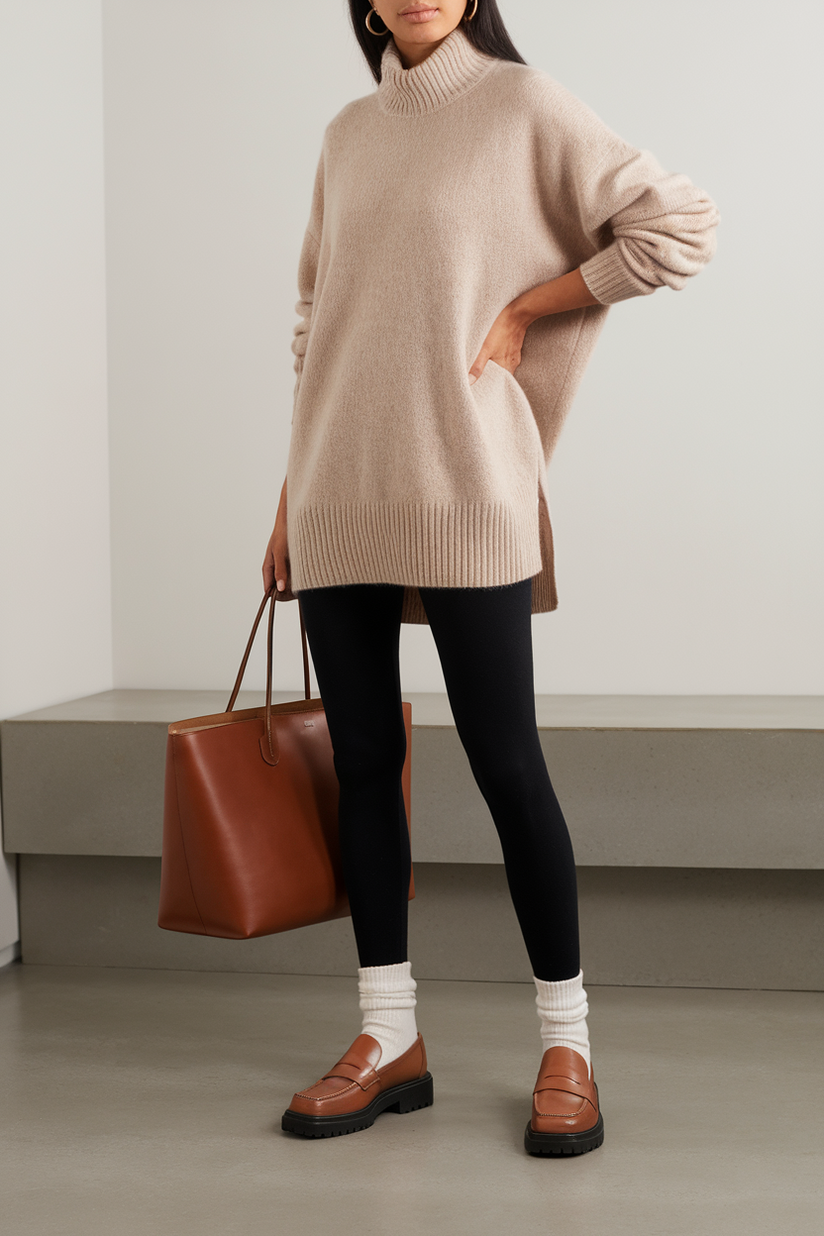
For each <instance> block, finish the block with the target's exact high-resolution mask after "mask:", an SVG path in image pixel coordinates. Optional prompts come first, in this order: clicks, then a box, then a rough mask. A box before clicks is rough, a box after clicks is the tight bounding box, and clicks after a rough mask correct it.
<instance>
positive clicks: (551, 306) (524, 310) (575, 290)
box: [469, 268, 601, 386]
mask: <svg viewBox="0 0 824 1236" xmlns="http://www.w3.org/2000/svg"><path fill="white" fill-rule="evenodd" d="M600 304H601V301H599V300H598V299H597V298H596V297H595V296H593V295H592V293H591V292H590V290H589V288H588V287H587V285H586V283H585V282H584V277H583V275H582V274H581V271H580V268H578V269H576V270H571V271H569V273H568V274H566V275H560V276H559V277H558V278H557V279H550V280H549V282H548V283H540V284H538V286H537V287H534V288H530V289H529V291H528V292H524V293H523V294H522V295H521V296H516V298H515V300H512V301H510V302H509V304H508V305H507V306H506V308H505V309H502V310H501V312H500V313H499V314H498V316H497V318H496V319H495V321H494V322H493V323H492V329H491V330H490V332H489V334H488V335H487V337H486V339H484V342H483V347H482V348H481V350H480V352H479V353H478V355H477V357H476V358H475V364H474V365H473V366H472V368H471V369H470V371H469V385H470V386H471V385H472V383H473V382H477V380H478V378H479V377H480V376H481V374H482V373H483V371H484V367H485V366H486V362H487V361H488V360H493V361H495V363H496V364H497V365H501V366H502V367H503V368H504V369H508V370H509V372H510V373H514V372H515V370H516V369H517V368H518V366H519V365H520V363H521V348H522V347H523V343H524V335H525V334H526V332H527V328H528V327H529V326H530V325H531V323H532V322H534V321H535V319H536V318H543V317H546V316H547V315H548V314H550V313H565V312H567V310H569V309H582V308H583V307H584V306H585V305H600Z"/></svg>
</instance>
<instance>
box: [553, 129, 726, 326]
mask: <svg viewBox="0 0 824 1236" xmlns="http://www.w3.org/2000/svg"><path fill="white" fill-rule="evenodd" d="M613 136H614V135H613ZM577 198H578V202H579V207H580V211H581V222H582V224H583V227H584V231H585V232H586V233H587V234H588V235H589V236H590V238H592V239H593V242H594V243H596V244H598V243H599V241H600V244H599V249H598V252H597V253H595V254H594V255H593V256H592V257H591V258H589V259H588V260H587V261H585V262H584V263H583V264H582V265H581V275H582V276H583V279H584V282H585V283H586V285H587V287H588V288H589V290H590V291H591V292H592V295H593V296H595V297H596V298H597V299H598V300H599V301H600V302H601V303H602V304H605V305H611V304H615V303H616V302H617V301H621V300H627V299H628V298H629V297H631V296H645V295H648V294H649V293H650V292H654V291H655V290H656V288H659V287H662V286H663V285H665V284H666V286H667V287H671V288H674V289H678V288H682V287H683V286H684V284H685V283H686V282H687V279H688V278H689V277H690V276H691V275H696V274H698V272H699V270H701V268H702V267H703V266H704V265H705V264H706V263H707V262H708V261H709V260H710V258H711V257H712V256H713V254H714V253H715V249H716V236H715V230H716V227H717V225H718V222H719V220H720V214H719V212H718V209H717V207H716V205H715V203H714V202H713V200H712V198H711V197H710V196H709V195H708V194H707V193H705V192H704V190H703V189H698V188H696V186H695V185H694V184H693V183H692V181H691V180H690V179H689V178H688V177H687V176H685V175H684V174H683V173H681V172H673V173H669V172H666V171H665V170H664V168H663V167H662V166H661V164H660V163H659V162H658V161H657V160H656V159H655V157H654V156H653V155H652V154H651V153H650V151H648V150H639V149H637V148H635V147H633V146H630V145H628V144H627V143H625V142H623V141H621V140H620V139H617V138H616V140H615V142H614V143H613V144H612V146H611V148H610V149H609V150H608V152H607V153H606V154H605V155H604V156H603V158H601V160H600V161H599V162H598V164H597V166H596V167H595V168H594V169H593V170H592V171H590V172H589V173H588V174H586V175H585V176H584V177H583V180H582V181H580V182H579V185H578V192H577ZM604 240H606V241H607V243H606V245H604V243H603V242H604Z"/></svg>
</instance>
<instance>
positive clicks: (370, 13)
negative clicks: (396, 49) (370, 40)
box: [366, 0, 478, 38]
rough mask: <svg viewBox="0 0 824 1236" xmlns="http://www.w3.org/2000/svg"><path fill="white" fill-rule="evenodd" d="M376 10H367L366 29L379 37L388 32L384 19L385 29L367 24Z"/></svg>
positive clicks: (476, 0)
mask: <svg viewBox="0 0 824 1236" xmlns="http://www.w3.org/2000/svg"><path fill="white" fill-rule="evenodd" d="M475 4H476V6H477V4H478V0H475ZM376 12H377V9H375V8H370V10H369V12H368V13H367V14H366V29H367V30H368V31H369V33H370V34H374V35H377V37H378V38H380V37H381V35H383V34H388V33H389V27H388V26H386V22H385V21H384V22H383V24H384V26H386V29H385V30H373V29H372V27H371V26H370V25H369V22H370V20H371V17H372V14H373V13H376ZM378 16H379V17H380V13H378ZM381 21H383V18H382V17H381Z"/></svg>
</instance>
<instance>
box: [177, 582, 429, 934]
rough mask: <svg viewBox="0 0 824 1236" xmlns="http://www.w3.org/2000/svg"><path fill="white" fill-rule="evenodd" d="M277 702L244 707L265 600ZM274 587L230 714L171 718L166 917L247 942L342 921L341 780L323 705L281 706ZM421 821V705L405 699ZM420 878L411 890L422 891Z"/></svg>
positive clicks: (345, 908) (345, 909) (345, 907)
mask: <svg viewBox="0 0 824 1236" xmlns="http://www.w3.org/2000/svg"><path fill="white" fill-rule="evenodd" d="M267 601H269V606H270V608H269V622H268V636H267V649H266V703H265V705H264V706H263V707H262V708H245V709H241V710H240V711H238V712H235V711H233V709H234V704H235V700H236V699H237V695H238V692H239V691H240V684H241V682H242V681H243V674H244V672H245V670H246V663H247V661H248V660H249V653H250V652H251V649H252V644H253V642H254V639H255V635H256V633H257V629H258V626H259V625H260V620H261V617H262V616H263V611H264V609H265V607H266V602H267ZM275 604H276V598H275V595H274V590H270V591H269V592H267V594H266V596H264V598H263V600H262V601H261V604H260V608H259V609H258V612H257V617H256V618H255V622H254V626H253V627H252V633H251V635H250V636H249V641H248V643H247V645H246V651H245V653H244V654H243V660H242V661H241V664H240V670H239V671H238V676H237V680H236V682H235V686H234V690H233V691H232V695H231V698H230V699H229V703H228V704H227V705H226V711H225V712H222V713H217V714H215V715H214V716H210V717H191V718H189V720H187V721H175V722H174V723H173V724H172V725H170V726H169V737H168V740H167V746H166V786H165V803H164V813H163V857H162V860H161V876H160V912H159V916H158V925H159V926H160V927H164V928H166V929H167V930H168V931H186V932H191V933H193V934H195V935H203V936H223V937H224V938H228V939H232V940H246V939H250V938H251V937H252V936H265V935H271V934H273V933H275V932H279V931H289V930H291V928H293V927H305V926H307V925H309V924H310V923H323V922H326V921H327V920H329V919H333V918H343V917H344V916H345V915H347V914H348V913H349V903H348V900H347V897H346V888H345V886H344V882H343V875H342V872H341V862H340V848H339V844H338V780H337V776H336V774H335V768H334V764H333V761H332V744H331V741H330V738H329V730H328V728H327V724H326V714H325V713H324V710H323V703H322V701H321V700H319V699H312V698H311V692H310V687H309V656H308V651H307V646H306V631H305V629H304V626H303V615H302V614H301V623H300V626H301V640H302V643H303V678H304V699H302V700H295V701H293V702H290V703H286V704H272V639H273V633H274V617H275ZM403 716H404V724H405V726H406V761H405V763H404V767H403V775H402V786H403V798H404V803H405V806H406V818H407V821H409V819H410V789H411V751H412V741H411V740H412V707H411V705H410V704H408V703H404V704H403ZM414 895H415V891H414V881H410V887H409V896H410V898H411V897H414Z"/></svg>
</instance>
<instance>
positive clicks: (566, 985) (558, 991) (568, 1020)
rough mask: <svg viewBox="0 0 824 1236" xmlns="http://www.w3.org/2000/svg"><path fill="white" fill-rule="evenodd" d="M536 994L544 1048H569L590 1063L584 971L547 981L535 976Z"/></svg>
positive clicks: (546, 1049)
mask: <svg viewBox="0 0 824 1236" xmlns="http://www.w3.org/2000/svg"><path fill="white" fill-rule="evenodd" d="M533 979H534V981H535V986H536V988H537V992H538V994H537V995H536V997H535V1003H536V1005H537V1006H538V1016H539V1017H540V1019H541V1041H542V1042H543V1050H544V1051H548V1050H549V1048H550V1047H571V1048H572V1050H573V1051H577V1052H579V1053H580V1055H582V1056H583V1057H584V1059H585V1060H586V1062H587V1064H588V1065H589V1064H590V1053H589V1029H588V1027H587V1013H588V1012H589V1004H588V1003H587V993H586V992H585V991H584V972H583V970H579V971H578V974H577V975H576V976H575V978H571V979H561V980H560V981H559V982H556V983H550V982H546V981H545V980H544V979H539V978H535V976H534V975H533Z"/></svg>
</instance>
